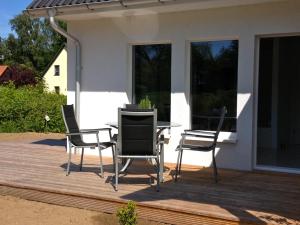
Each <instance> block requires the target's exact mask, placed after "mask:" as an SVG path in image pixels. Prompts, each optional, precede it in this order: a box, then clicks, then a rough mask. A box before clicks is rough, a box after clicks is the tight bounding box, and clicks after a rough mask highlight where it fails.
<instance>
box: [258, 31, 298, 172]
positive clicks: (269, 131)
mask: <svg viewBox="0 0 300 225" xmlns="http://www.w3.org/2000/svg"><path fill="white" fill-rule="evenodd" d="M257 119H258V120H257V154H256V155H257V159H256V163H257V165H258V166H270V167H281V168H289V169H297V170H298V169H300V36H288V37H268V38H261V39H260V49H259V85H258V117H257Z"/></svg>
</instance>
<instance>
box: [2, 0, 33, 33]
mask: <svg viewBox="0 0 300 225" xmlns="http://www.w3.org/2000/svg"><path fill="white" fill-rule="evenodd" d="M31 1H32V0H8V1H2V2H1V7H0V37H2V38H6V37H7V35H8V34H9V33H11V32H12V31H11V29H10V25H9V20H10V19H12V18H14V16H16V15H18V14H19V13H21V12H22V10H24V9H25V8H26V7H27V6H28V5H29V4H30V3H31Z"/></svg>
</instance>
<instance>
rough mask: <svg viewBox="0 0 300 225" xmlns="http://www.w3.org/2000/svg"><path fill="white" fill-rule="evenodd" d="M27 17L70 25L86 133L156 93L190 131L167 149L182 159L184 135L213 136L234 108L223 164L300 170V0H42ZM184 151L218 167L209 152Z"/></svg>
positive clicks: (71, 88)
mask: <svg viewBox="0 0 300 225" xmlns="http://www.w3.org/2000/svg"><path fill="white" fill-rule="evenodd" d="M27 12H28V13H29V14H31V15H33V16H44V17H48V15H49V16H50V18H51V19H53V17H55V18H57V19H61V20H65V21H66V22H67V24H68V33H69V34H71V37H70V38H71V39H73V41H72V40H71V39H69V40H68V58H69V64H68V71H69V76H68V103H69V104H70V103H76V104H77V106H76V107H77V113H78V116H79V119H80V126H81V127H83V128H92V127H101V126H103V125H105V124H106V123H107V122H108V121H116V120H117V108H118V107H122V106H123V105H124V104H125V103H130V102H131V103H137V102H139V100H140V99H141V98H143V97H144V96H145V95H148V96H149V98H150V99H151V100H152V101H153V103H154V104H155V105H156V106H157V107H158V111H159V119H161V120H171V121H172V122H176V123H179V124H181V125H182V126H181V127H178V128H177V127H176V128H172V130H171V131H170V136H171V138H170V143H169V144H168V145H166V148H165V160H166V161H168V162H176V157H177V153H176V152H175V151H174V150H175V148H176V146H177V145H178V141H179V139H180V134H181V132H182V131H183V129H188V128H193V129H202V130H212V129H213V127H215V122H214V115H215V111H216V110H215V109H216V108H217V107H220V106H221V105H226V106H227V108H228V114H227V117H226V119H225V125H224V127H223V130H222V132H221V134H220V139H219V142H220V143H219V144H220V145H219V148H218V151H217V156H216V159H217V163H218V165H219V166H220V167H224V168H234V169H242V170H253V169H262V170H274V171H285V172H296V173H299V172H300V156H299V154H300V119H299V118H300V117H299V115H300V101H299V99H300V92H299V91H298V89H299V86H300V63H299V59H300V23H299V21H300V13H299V12H300V1H296V0H243V1H241V0H199V1H196V0H176V1H170V0H160V1H158V0H157V1H154V0H146V1H145V0H133V1H129V0H124V1H121V0H111V1H110V0H105V1H104V0H102V1H101V0H98V1H79V0H78V1H67V0H56V1H51V0H48V1H40V0H35V1H33V2H32V4H30V5H29V6H28V8H27ZM52 21H53V20H52ZM74 39H75V41H74ZM76 40H77V41H76ZM80 46H81V49H80ZM76 74H77V75H76ZM52 75H53V74H52ZM107 154H109V153H108V152H107ZM185 154H186V155H185V157H183V163H187V164H197V165H204V166H208V165H210V164H211V154H210V153H200V152H199V153H195V152H187V153H185Z"/></svg>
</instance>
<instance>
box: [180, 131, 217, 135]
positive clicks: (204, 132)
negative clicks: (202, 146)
mask: <svg viewBox="0 0 300 225" xmlns="http://www.w3.org/2000/svg"><path fill="white" fill-rule="evenodd" d="M184 132H185V133H201V134H216V131H210V130H184Z"/></svg>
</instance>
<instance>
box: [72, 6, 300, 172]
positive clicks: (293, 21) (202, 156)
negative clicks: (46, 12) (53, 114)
mask: <svg viewBox="0 0 300 225" xmlns="http://www.w3.org/2000/svg"><path fill="white" fill-rule="evenodd" d="M299 21H300V2H299V1H290V2H281V3H270V4H260V5H252V6H241V7H231V8H220V9H207V10H199V11H189V12H181V13H178V12H177V13H168V14H158V15H157V14H153V15H147V16H127V17H116V18H111V19H109V18H102V19H98V20H96V19H95V20H86V21H70V22H69V23H68V31H69V32H70V33H71V34H73V35H74V36H75V37H77V38H78V39H79V40H80V42H81V44H82V65H83V68H82V86H81V87H82V92H81V109H80V112H81V116H80V126H81V128H95V127H102V126H104V125H105V123H106V122H108V121H117V108H118V107H122V106H123V105H124V104H125V103H128V102H130V100H131V95H132V90H131V83H132V76H131V48H130V45H131V44H141V43H145V44H151V43H171V44H172V70H171V71H172V75H171V80H172V85H171V121H172V122H176V123H180V124H181V125H182V126H181V127H179V128H172V130H171V139H170V144H168V145H166V148H165V161H167V162H176V158H177V153H176V152H175V151H174V150H175V148H176V146H177V144H178V142H179V139H180V133H181V132H182V130H183V129H187V128H189V126H190V108H189V101H190V99H189V86H190V85H189V79H190V78H189V76H190V74H189V57H188V56H189V42H190V41H211V40H224V39H238V40H239V59H238V63H239V64H238V95H237V117H238V120H237V133H236V134H232V135H233V136H236V137H237V140H236V143H222V144H220V148H219V149H218V151H217V156H216V159H217V164H218V166H219V167H223V168H234V169H243V170H251V169H252V168H253V160H254V152H255V150H254V144H255V142H254V138H253V133H254V128H255V120H254V117H255V101H254V99H255V93H256V91H255V90H256V85H257V84H256V83H255V80H256V78H255V77H256V69H255V68H256V67H255V55H256V54H255V46H256V36H257V35H270V34H285V33H296V32H300V23H299ZM68 49H69V62H68V70H69V77H68V88H69V89H68V91H69V92H68V102H69V103H74V87H75V81H74V80H75V77H74V76H72V75H73V74H75V65H74V62H75V49H74V46H73V44H72V43H68ZM95 152H96V151H95ZM105 154H106V155H111V152H110V151H109V150H106V151H105ZM183 163H187V164H195V165H204V166H208V165H210V164H211V153H197V152H185V154H184V157H183Z"/></svg>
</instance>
